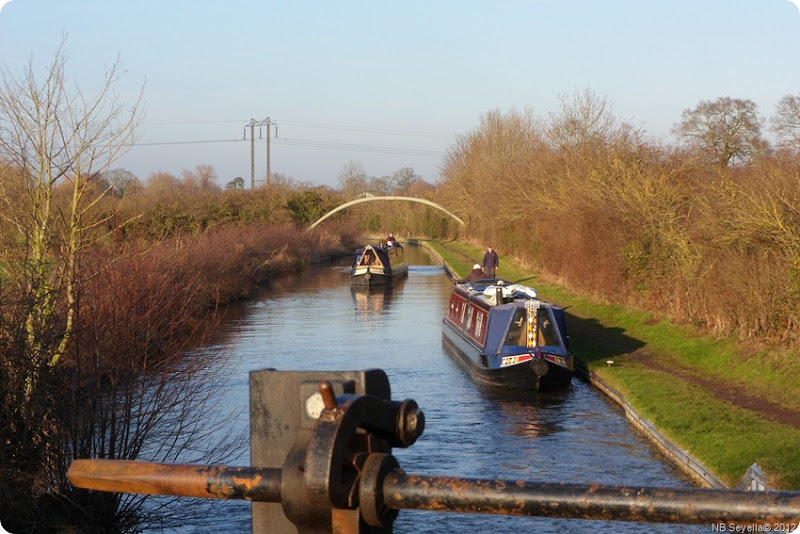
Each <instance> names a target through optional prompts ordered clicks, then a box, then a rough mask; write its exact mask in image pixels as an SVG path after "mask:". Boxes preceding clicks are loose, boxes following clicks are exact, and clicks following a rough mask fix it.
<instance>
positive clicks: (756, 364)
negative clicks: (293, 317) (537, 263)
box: [427, 241, 800, 491]
mask: <svg viewBox="0 0 800 534" xmlns="http://www.w3.org/2000/svg"><path fill="white" fill-rule="evenodd" d="M427 243H428V244H429V245H430V246H431V247H432V248H433V249H434V250H436V251H437V252H438V253H439V254H440V255H441V256H442V258H443V259H444V260H445V261H446V262H447V264H448V265H449V266H450V268H451V269H452V270H453V271H454V272H455V273H456V274H457V275H459V276H466V274H467V273H468V272H469V270H470V268H471V267H472V264H473V263H480V262H481V259H482V258H483V252H484V251H483V250H482V249H479V248H477V247H473V246H470V245H466V244H463V243H457V242H452V241H446V242H445V241H427ZM497 276H499V277H502V278H506V279H508V280H512V281H520V282H522V283H524V284H526V285H530V286H532V287H535V288H536V290H537V291H538V293H539V296H540V297H541V298H542V299H543V300H547V301H550V302H554V303H557V304H559V305H561V306H563V307H564V308H565V309H566V312H567V326H568V329H569V336H570V346H571V349H572V351H573V352H574V353H575V355H576V357H578V358H579V359H580V360H582V361H583V362H584V363H585V364H586V366H587V367H588V368H589V369H590V370H592V371H594V372H595V373H597V374H598V375H599V376H600V377H601V378H603V379H604V380H605V381H606V382H608V383H609V384H610V385H611V386H613V387H614V388H616V389H617V390H618V391H619V392H620V393H622V394H623V395H624V396H625V398H626V400H627V401H628V402H629V403H630V404H631V406H633V407H634V409H635V410H636V411H637V412H639V413H640V414H641V415H642V416H644V417H646V418H647V419H649V420H650V421H652V422H653V424H655V425H656V426H657V427H658V428H659V430H660V431H661V432H662V433H663V434H664V435H665V436H667V437H668V438H669V439H671V440H672V441H673V442H674V443H675V444H677V445H678V446H679V447H681V448H683V449H685V450H686V451H688V452H689V453H690V454H691V455H692V456H694V457H695V458H697V459H698V460H700V461H701V462H702V463H704V464H705V465H706V466H707V467H708V468H709V469H711V470H712V471H713V472H714V473H715V474H716V475H717V477H719V478H720V479H721V480H723V481H724V482H726V483H727V484H728V485H733V484H735V483H736V482H737V481H738V480H739V479H740V478H741V477H742V475H744V473H745V471H746V470H747V468H748V467H749V466H750V465H751V464H753V463H757V464H758V465H759V466H760V467H761V468H762V470H763V471H764V473H765V474H766V475H767V478H768V482H769V484H770V486H771V487H773V488H780V489H787V490H795V491H796V490H800V371H799V370H798V368H797V362H798V361H800V358H798V355H797V354H791V353H787V352H785V351H783V350H777V349H772V350H769V349H759V350H757V349H754V348H748V347H746V346H743V345H741V344H739V343H737V342H736V341H734V340H718V339H715V338H711V337H709V336H705V335H703V334H701V333H700V332H699V331H698V330H697V329H694V328H691V327H686V326H678V325H674V324H671V323H669V322H668V321H667V320H665V319H662V318H660V317H657V316H656V315H654V314H652V313H646V312H641V311H636V310H630V309H626V308H623V307H621V306H615V305H606V304H598V303H596V302H594V301H592V300H591V299H589V298H587V297H584V296H579V295H575V294H573V293H571V292H570V291H568V290H566V289H565V288H563V287H561V286H558V285H555V284H551V283H545V282H543V281H541V280H540V279H539V278H538V277H537V276H536V275H535V273H532V272H529V271H526V270H524V269H522V268H520V267H519V266H518V265H517V264H515V263H514V262H513V261H510V260H509V259H508V258H503V257H501V258H500V269H499V270H498V274H497ZM607 360H613V361H614V365H613V366H611V367H609V366H607V365H606V361H607Z"/></svg>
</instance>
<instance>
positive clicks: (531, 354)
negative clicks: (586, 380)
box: [442, 279, 574, 390]
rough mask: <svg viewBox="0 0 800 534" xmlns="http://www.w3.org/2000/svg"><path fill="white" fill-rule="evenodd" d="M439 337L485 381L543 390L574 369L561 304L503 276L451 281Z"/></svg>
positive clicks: (566, 380) (563, 379) (564, 380)
mask: <svg viewBox="0 0 800 534" xmlns="http://www.w3.org/2000/svg"><path fill="white" fill-rule="evenodd" d="M442 339H443V343H444V344H445V345H446V346H447V347H448V348H449V351H448V352H450V353H451V354H452V355H453V356H455V357H456V359H457V360H458V361H459V362H460V363H461V364H463V365H464V366H465V367H466V368H467V370H468V371H469V372H470V374H471V375H472V377H473V378H474V379H475V380H477V381H478V382H481V383H484V384H487V385H491V386H497V387H503V388H512V389H534V390H542V389H549V388H554V387H561V386H565V385H567V384H569V382H570V380H571V379H572V376H573V374H574V362H573V356H572V354H571V353H570V351H569V346H568V341H567V333H566V322H565V320H564V310H563V308H561V307H559V306H556V305H554V304H549V303H547V302H544V301H542V300H539V299H538V298H537V297H536V291H535V290H534V289H533V288H530V287H528V286H524V285H520V284H513V283H511V282H509V281H507V280H502V279H485V280H477V281H474V282H456V283H455V284H453V291H452V293H451V295H450V304H449V307H448V310H447V316H446V317H445V318H444V320H443V326H442Z"/></svg>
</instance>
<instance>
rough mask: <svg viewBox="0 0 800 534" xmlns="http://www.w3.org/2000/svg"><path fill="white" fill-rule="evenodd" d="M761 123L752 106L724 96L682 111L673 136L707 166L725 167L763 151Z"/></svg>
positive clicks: (749, 101) (747, 159)
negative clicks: (705, 161)
mask: <svg viewBox="0 0 800 534" xmlns="http://www.w3.org/2000/svg"><path fill="white" fill-rule="evenodd" d="M761 123H762V120H761V118H760V117H759V115H758V107H757V106H756V103H755V102H753V101H752V100H745V99H739V98H730V97H727V96H725V97H720V98H717V99H716V100H703V101H701V102H700V103H699V104H698V105H697V107H695V108H694V109H686V110H684V111H683V113H682V114H681V122H680V123H678V124H677V125H675V127H674V128H673V133H675V135H677V136H678V137H679V138H680V139H682V140H683V141H684V142H685V143H686V144H687V145H688V146H689V147H691V148H693V149H695V150H697V151H698V153H700V154H701V155H703V156H704V157H705V158H706V159H707V160H708V161H709V162H712V163H716V164H719V165H723V166H728V165H731V164H733V163H737V162H748V161H750V160H751V159H752V158H753V156H755V155H756V154H758V153H759V152H760V151H763V150H764V149H765V147H766V142H765V140H764V139H763V138H762V136H761Z"/></svg>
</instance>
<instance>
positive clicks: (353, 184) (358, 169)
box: [339, 160, 367, 200]
mask: <svg viewBox="0 0 800 534" xmlns="http://www.w3.org/2000/svg"><path fill="white" fill-rule="evenodd" d="M339 188H340V190H341V191H342V194H343V195H344V197H345V198H346V199H347V200H351V199H353V198H355V197H356V196H358V195H360V194H361V193H364V192H365V191H366V190H367V173H366V172H364V168H363V167H362V166H361V162H359V161H352V160H351V161H349V162H347V165H345V166H344V168H343V169H342V171H341V172H340V173H339Z"/></svg>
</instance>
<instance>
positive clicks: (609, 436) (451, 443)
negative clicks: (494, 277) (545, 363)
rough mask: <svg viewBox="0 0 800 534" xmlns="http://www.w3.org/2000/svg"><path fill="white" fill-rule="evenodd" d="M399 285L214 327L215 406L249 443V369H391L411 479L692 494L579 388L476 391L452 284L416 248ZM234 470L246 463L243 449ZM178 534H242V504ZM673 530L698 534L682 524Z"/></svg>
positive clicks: (252, 309) (401, 452) (472, 521)
mask: <svg viewBox="0 0 800 534" xmlns="http://www.w3.org/2000/svg"><path fill="white" fill-rule="evenodd" d="M406 251H407V257H408V258H409V259H410V264H411V268H410V271H409V276H408V279H407V280H405V281H404V282H403V283H402V284H401V285H399V286H397V287H395V288H393V289H391V290H389V291H386V292H377V293H375V292H373V293H364V292H363V291H361V290H360V291H358V292H356V291H355V290H351V288H350V284H349V279H348V276H347V274H346V269H343V267H342V265H339V266H337V265H333V266H324V267H319V268H315V269H313V270H310V271H309V272H306V273H304V274H302V275H297V276H293V277H287V278H283V279H280V280H278V281H276V282H275V283H274V284H273V285H272V287H271V288H270V289H269V291H267V292H265V293H264V295H263V296H261V297H259V298H256V299H254V300H251V301H249V302H246V303H244V304H242V305H240V306H239V307H238V308H237V309H236V310H234V311H235V313H234V314H232V315H231V317H230V318H229V319H228V320H227V321H226V323H225V324H224V325H223V329H222V332H221V335H222V336H224V337H226V338H228V339H231V340H233V341H230V343H231V345H232V349H231V351H230V354H231V356H230V357H231V359H232V361H233V363H234V364H235V366H236V367H235V372H234V373H233V375H232V377H231V379H230V382H229V385H228V392H227V394H226V395H225V399H224V406H226V407H227V408H228V409H230V410H232V411H233V410H242V411H241V415H240V416H239V418H238V419H237V422H236V424H237V425H239V426H240V428H239V430H241V431H243V432H244V434H245V435H248V434H247V428H248V421H247V407H248V406H249V396H248V395H249V392H248V373H249V372H250V371H252V370H257V369H264V368H270V367H271V368H276V369H279V370H353V369H367V368H381V369H383V370H385V371H386V373H387V374H388V376H389V380H390V383H391V388H392V398H393V399H394V400H402V399H406V398H410V399H414V400H416V401H417V403H418V404H419V405H420V407H421V408H422V410H423V411H424V412H425V416H426V420H427V423H426V428H425V433H424V434H423V436H422V437H421V438H420V439H419V440H418V441H417V443H416V444H414V445H413V446H412V447H410V448H409V449H395V450H394V453H395V456H396V457H397V458H398V460H399V462H400V465H401V466H402V467H403V469H405V470H406V471H407V472H409V473H415V474H426V475H449V476H454V475H455V476H464V477H480V478H502V479H521V480H531V481H551V482H571V483H600V484H622V485H629V486H668V487H687V486H690V485H691V484H690V483H689V482H688V481H687V480H686V479H684V478H683V477H682V476H681V475H680V473H679V472H678V471H677V470H676V469H674V468H673V467H672V466H671V465H670V464H668V463H667V462H666V460H665V459H664V458H663V457H661V456H660V455H659V454H658V453H657V452H656V451H655V449H654V448H653V447H652V446H651V445H650V444H649V443H648V441H647V440H646V439H645V438H644V437H642V436H641V435H639V434H637V432H636V431H635V430H634V429H633V428H632V427H631V425H630V424H628V422H627V421H626V419H625V416H624V413H623V412H622V410H621V409H619V408H618V407H617V406H616V405H614V404H612V403H611V402H610V401H608V400H607V399H605V398H604V397H603V396H602V394H601V393H599V392H598V391H597V390H595V389H593V388H592V387H591V386H590V385H588V384H587V383H584V382H582V381H580V380H577V379H573V381H572V385H571V386H570V387H568V388H566V389H564V390H560V391H553V392H544V393H533V392H525V393H524V394H520V393H516V394H508V393H498V392H495V391H488V390H486V389H483V388H481V387H478V386H477V385H476V384H475V383H474V382H473V381H472V380H471V379H470V377H469V375H468V374H467V373H466V372H465V371H464V370H463V369H462V368H461V367H459V366H458V365H457V364H456V362H455V361H454V360H453V359H452V358H451V357H450V355H449V354H448V353H447V352H446V350H445V349H444V348H443V347H442V337H441V319H442V317H443V316H444V313H445V310H446V309H447V302H448V297H449V294H450V286H451V282H450V279H449V278H448V277H447V275H446V273H445V271H444V269H443V268H442V267H441V265H438V264H437V263H436V262H435V261H434V260H432V259H431V258H430V257H429V256H428V255H427V253H426V251H425V250H424V249H422V248H419V247H412V246H408V247H406ZM231 463H233V464H238V465H249V449H248V450H246V451H244V452H243V453H242V455H241V458H240V459H239V460H238V462H231ZM219 504H220V505H221V506H220V505H217V506H215V507H214V508H212V510H213V512H210V513H209V515H208V516H207V517H203V518H200V519H197V520H192V521H191V522H186V523H185V524H184V525H183V527H182V528H181V529H180V532H182V533H194V532H197V533H199V532H217V531H218V532H249V531H250V528H251V525H250V506H249V504H248V503H244V502H234V501H229V502H224V503H219ZM677 530H679V531H681V532H686V531H695V532H698V531H701V530H707V529H701V528H698V527H691V526H687V525H681V526H679V527H678V528H677ZM519 531H523V532H538V533H550V532H553V533H555V532H559V533H561V532H645V531H646V532H675V531H676V526H675V525H658V524H642V523H627V522H598V521H583V520H574V519H572V520H566V519H543V518H524V517H495V516H484V515H467V514H453V513H434V512H416V511H408V510H404V511H401V512H400V516H399V518H398V519H397V521H396V522H395V532H398V533H417V532H430V533H442V532H474V533H480V532H519Z"/></svg>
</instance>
